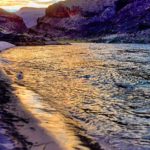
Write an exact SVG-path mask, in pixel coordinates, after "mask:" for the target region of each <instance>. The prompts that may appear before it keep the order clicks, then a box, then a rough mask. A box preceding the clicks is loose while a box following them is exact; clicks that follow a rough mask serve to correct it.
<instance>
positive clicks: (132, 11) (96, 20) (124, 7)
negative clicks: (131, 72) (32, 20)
mask: <svg viewBox="0 0 150 150" xmlns="http://www.w3.org/2000/svg"><path fill="white" fill-rule="evenodd" d="M149 14H150V0H124V1H122V0H92V1H91V0H78V1H77V0H66V1H63V2H59V3H56V4H53V5H51V6H49V7H48V8H47V9H46V15H45V16H44V17H42V18H39V19H38V24H37V26H36V27H34V28H32V29H31V30H30V31H31V32H32V33H36V34H37V33H38V34H40V35H44V36H46V37H53V38H56V39H57V38H75V39H78V38H82V39H83V38H85V39H89V38H95V37H99V36H102V35H109V34H126V33H128V34H131V33H132V34H134V33H136V32H140V31H142V32H143V31H145V30H147V29H149V28H150V15H149Z"/></svg>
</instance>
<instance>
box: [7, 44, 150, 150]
mask: <svg viewBox="0 0 150 150" xmlns="http://www.w3.org/2000/svg"><path fill="white" fill-rule="evenodd" d="M18 51H20V52H19V53H18ZM4 56H5V57H6V58H8V59H10V60H12V61H13V62H14V64H13V65H14V68H15V69H14V72H15V71H19V70H23V72H24V74H25V81H24V82H25V85H26V86H28V87H30V88H31V89H33V90H34V91H36V92H37V93H39V94H40V95H41V96H43V99H44V101H47V102H48V104H49V106H50V107H51V106H53V107H54V108H56V109H57V111H59V112H60V113H62V114H64V115H65V116H68V117H69V118H71V119H73V120H75V121H77V122H78V123H79V124H80V127H81V128H84V129H85V134H87V135H90V136H92V137H93V139H95V140H96V141H98V142H99V143H100V145H102V146H103V147H104V148H105V149H110V150H150V45H141V44H93V43H90V44H73V45H72V46H46V47H36V48H33V47H21V48H15V49H14V50H13V51H11V52H8V53H7V54H4Z"/></svg>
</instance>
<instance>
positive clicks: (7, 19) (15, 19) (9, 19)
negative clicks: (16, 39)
mask: <svg viewBox="0 0 150 150" xmlns="http://www.w3.org/2000/svg"><path fill="white" fill-rule="evenodd" d="M26 30H27V28H26V25H25V24H24V22H23V19H22V18H21V17H19V16H17V15H15V14H13V13H9V12H6V11H4V10H3V9H0V32H1V31H2V32H9V33H22V32H25V31H26Z"/></svg>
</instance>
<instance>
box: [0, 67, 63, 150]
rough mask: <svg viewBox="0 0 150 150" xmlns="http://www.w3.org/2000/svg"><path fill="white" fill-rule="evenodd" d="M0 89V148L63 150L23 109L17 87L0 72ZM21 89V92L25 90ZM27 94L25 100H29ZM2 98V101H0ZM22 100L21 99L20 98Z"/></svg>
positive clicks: (7, 149) (26, 110)
mask: <svg viewBox="0 0 150 150" xmlns="http://www.w3.org/2000/svg"><path fill="white" fill-rule="evenodd" d="M1 69H2V68H1ZM0 80H1V84H0V87H1V90H2V87H3V89H4V91H6V92H5V94H4V93H3V94H2V95H1V111H2V112H1V115H0V116H1V121H0V128H1V133H0V139H1V142H2V143H0V148H2V149H6V150H9V149H10V150H12V149H17V150H19V149H20V150H63V148H61V146H60V145H59V144H58V143H57V141H56V140H55V138H54V137H53V136H52V135H50V133H48V132H47V131H46V130H45V129H44V128H42V127H41V126H40V122H39V121H38V120H37V119H36V118H35V117H34V116H33V115H32V114H31V113H30V112H29V111H28V109H25V107H24V105H23V103H22V101H21V100H20V99H19V97H18V96H17V94H16V92H18V91H17V87H15V86H12V82H11V81H10V80H9V79H8V78H7V77H6V74H4V72H3V71H1V72H0ZM25 91H26V90H25V89H24V90H22V91H21V92H22V93H23V92H25ZM30 98H31V97H29V96H28V95H26V96H24V99H25V100H28V101H30ZM2 100H4V102H3V103H2ZM22 100H23V99H22ZM2 131H3V132H2Z"/></svg>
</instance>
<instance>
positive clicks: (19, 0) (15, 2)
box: [0, 0, 60, 11]
mask: <svg viewBox="0 0 150 150" xmlns="http://www.w3.org/2000/svg"><path fill="white" fill-rule="evenodd" d="M58 1H60V0H0V8H3V9H6V10H7V11H16V10H18V9H20V8H21V7H37V8H41V7H47V6H49V5H51V4H53V3H56V2H58Z"/></svg>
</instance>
